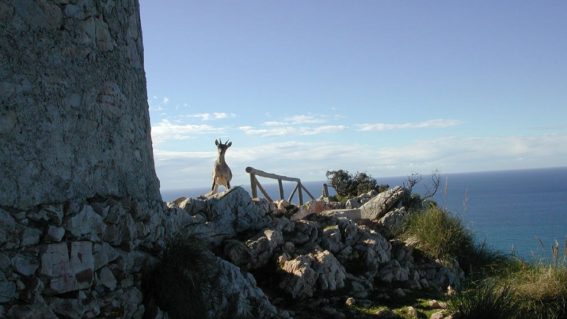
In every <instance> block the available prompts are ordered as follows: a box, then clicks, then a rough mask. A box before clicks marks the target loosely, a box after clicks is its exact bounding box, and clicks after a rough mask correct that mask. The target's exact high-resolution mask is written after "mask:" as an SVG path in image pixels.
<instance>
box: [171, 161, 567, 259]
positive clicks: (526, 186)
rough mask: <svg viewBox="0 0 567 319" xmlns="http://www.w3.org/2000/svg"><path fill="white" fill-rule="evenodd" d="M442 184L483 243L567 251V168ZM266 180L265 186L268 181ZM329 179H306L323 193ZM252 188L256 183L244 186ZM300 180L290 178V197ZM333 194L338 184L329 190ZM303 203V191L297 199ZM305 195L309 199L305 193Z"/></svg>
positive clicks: (440, 195) (541, 254) (466, 176)
mask: <svg viewBox="0 0 567 319" xmlns="http://www.w3.org/2000/svg"><path fill="white" fill-rule="evenodd" d="M374 177H375V178H376V179H377V181H378V183H379V184H387V185H390V186H396V185H403V184H404V183H407V179H408V177H407V176H400V177H385V178H380V177H379V176H374ZM439 180H440V185H439V189H438V191H437V193H436V194H435V196H434V200H435V201H436V202H437V204H438V205H439V206H441V207H443V208H445V209H447V210H449V211H450V212H451V213H453V214H455V215H456V216H458V217H459V218H461V220H462V221H463V223H464V225H465V226H466V227H467V228H468V229H469V230H470V231H471V232H472V233H473V234H474V235H475V239H476V240H477V241H478V242H479V243H483V244H485V245H486V246H488V247H490V248H492V249H496V250H499V251H501V252H503V253H506V254H508V253H509V254H514V255H516V256H519V257H521V258H523V259H525V260H530V261H545V260H549V259H550V256H551V251H552V249H551V247H552V245H554V243H555V242H557V243H558V244H559V245H560V251H561V252H565V253H567V247H566V245H567V167H563V168H546V169H529V170H513V171H492V172H476V173H457V174H442V173H440V174H439ZM269 181H270V180H262V179H261V180H260V182H261V183H262V185H263V186H264V188H265V189H266V191H267V192H268V193H269V194H270V196H271V197H272V198H279V195H278V194H279V193H278V186H277V184H270V183H269ZM264 183H265V184H264ZM324 183H325V181H319V182H304V183H303V184H304V185H305V187H306V188H307V189H308V190H309V191H310V193H311V194H312V195H313V196H315V197H319V196H320V195H321V194H322V189H323V184H324ZM241 186H242V187H244V188H245V189H246V190H248V191H250V185H241ZM294 186H295V183H285V182H284V194H285V196H286V197H288V196H289V194H290V193H291V191H292V188H293V187H294ZM431 186H432V182H431V176H430V175H424V176H421V181H420V182H419V183H418V184H416V185H415V187H414V189H413V191H414V192H416V193H419V194H422V195H423V194H425V193H427V190H428V188H430V187H431ZM207 191H208V188H192V189H181V190H167V191H162V197H163V199H164V200H165V201H171V200H174V199H176V198H179V197H181V196H185V197H196V196H199V195H202V194H205V193H206V192H207ZM329 191H330V193H331V195H332V194H333V190H332V188H329ZM294 199H295V200H294V201H295V202H296V201H297V194H296V195H295V197H294ZM304 199H307V200H308V199H309V197H308V196H307V195H305V194H304Z"/></svg>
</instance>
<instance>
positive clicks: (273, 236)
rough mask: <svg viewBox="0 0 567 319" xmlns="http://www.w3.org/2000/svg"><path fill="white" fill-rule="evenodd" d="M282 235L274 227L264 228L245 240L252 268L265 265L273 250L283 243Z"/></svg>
mask: <svg viewBox="0 0 567 319" xmlns="http://www.w3.org/2000/svg"><path fill="white" fill-rule="evenodd" d="M283 243H284V239H283V235H282V233H281V232H280V231H279V230H276V229H264V230H263V231H262V232H260V233H259V234H258V235H256V236H255V237H253V238H251V239H249V240H247V241H246V246H248V248H249V249H250V252H251V254H252V257H253V265H252V268H254V269H256V268H261V267H263V266H265V265H266V264H267V263H268V261H270V259H271V258H272V256H273V254H274V250H275V249H276V248H277V247H279V246H281V245H283Z"/></svg>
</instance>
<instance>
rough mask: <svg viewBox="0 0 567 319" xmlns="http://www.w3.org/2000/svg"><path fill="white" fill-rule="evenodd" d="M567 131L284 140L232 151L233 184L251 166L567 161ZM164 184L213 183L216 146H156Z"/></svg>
mask: <svg viewBox="0 0 567 319" xmlns="http://www.w3.org/2000/svg"><path fill="white" fill-rule="evenodd" d="M565 145H567V135H560V134H548V135H539V136H505V137H470V138H461V137H446V138H439V139H430V140H421V141H417V142H415V143H411V144H405V145H399V146H395V147H388V148H376V147H373V146H369V145H362V144H355V143H351V144H338V143H322V142H317V143H306V142H294V141H290V142H282V143H269V144H260V145H255V146H250V147H246V148H241V147H239V146H238V145H233V147H232V148H231V149H230V150H229V151H228V152H227V154H226V159H227V162H228V164H229V165H230V167H231V169H232V171H233V176H234V177H233V180H234V182H233V184H234V185H239V184H240V185H244V184H245V185H247V184H248V183H249V177H248V175H247V174H246V173H245V168H246V167H247V166H253V167H255V168H258V169H261V170H264V171H267V172H272V173H276V174H281V175H286V176H290V177H299V178H301V179H302V180H304V181H310V180H311V181H313V180H315V181H317V180H321V181H322V180H324V179H325V172H326V171H327V170H333V169H346V170H349V171H353V172H354V171H366V172H368V173H370V174H371V175H372V176H374V177H376V178H380V177H384V176H406V175H408V174H410V173H412V172H418V173H422V174H427V173H430V172H432V171H433V170H435V169H438V170H439V171H440V172H441V173H442V174H443V173H454V172H466V171H483V170H505V169H521V168H536V167H554V166H566V165H567V160H565V159H566V158H567V148H565V147H564V146H565ZM154 155H155V159H156V169H157V172H158V176H159V177H160V180H161V184H162V188H163V189H175V188H188V187H208V186H209V183H210V178H211V176H210V172H211V170H212V167H213V162H214V159H215V156H216V154H215V152H214V151H211V152H163V151H160V150H159V148H158V150H155V151H154Z"/></svg>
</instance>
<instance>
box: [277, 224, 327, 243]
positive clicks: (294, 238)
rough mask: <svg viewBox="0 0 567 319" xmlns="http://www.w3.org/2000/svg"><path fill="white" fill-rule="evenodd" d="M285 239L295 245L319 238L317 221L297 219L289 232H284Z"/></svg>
mask: <svg viewBox="0 0 567 319" xmlns="http://www.w3.org/2000/svg"><path fill="white" fill-rule="evenodd" d="M284 238H285V240H286V241H290V242H292V243H294V244H295V245H305V244H308V243H315V242H316V241H317V239H318V238H319V233H318V229H317V223H315V222H312V221H308V220H299V221H297V222H295V227H294V229H293V231H291V232H284Z"/></svg>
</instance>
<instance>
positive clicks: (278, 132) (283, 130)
mask: <svg viewBox="0 0 567 319" xmlns="http://www.w3.org/2000/svg"><path fill="white" fill-rule="evenodd" d="M346 128H347V127H346V126H345V125H322V126H315V127H296V126H270V127H268V128H254V127H253V126H240V127H239V129H240V130H241V131H242V132H244V134H246V135H258V136H261V137H269V136H290V135H299V136H306V135H317V134H323V133H336V132H340V131H343V130H345V129H346Z"/></svg>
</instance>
